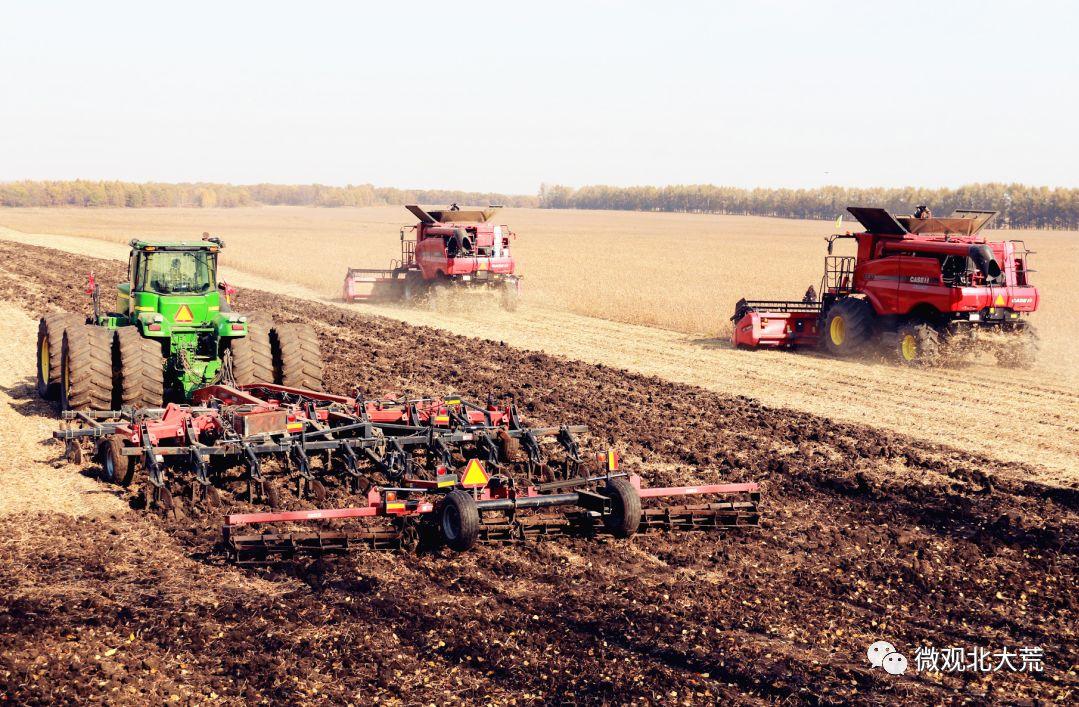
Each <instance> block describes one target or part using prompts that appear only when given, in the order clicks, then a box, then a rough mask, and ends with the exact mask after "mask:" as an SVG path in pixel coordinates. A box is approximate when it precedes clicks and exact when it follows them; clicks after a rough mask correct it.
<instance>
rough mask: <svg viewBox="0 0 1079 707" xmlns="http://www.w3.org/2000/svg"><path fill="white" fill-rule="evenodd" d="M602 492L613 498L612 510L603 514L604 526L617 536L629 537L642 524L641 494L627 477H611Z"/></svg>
mask: <svg viewBox="0 0 1079 707" xmlns="http://www.w3.org/2000/svg"><path fill="white" fill-rule="evenodd" d="M600 493H602V494H603V495H604V496H606V497H607V498H609V499H611V512H610V513H605V514H604V515H603V527H604V528H606V529H607V532H608V533H610V534H611V535H613V536H615V537H616V538H628V537H629V536H631V535H633V534H634V533H636V532H637V528H639V527H640V525H641V495H640V494H639V493H637V489H635V488H633V484H631V483H629V481H626V480H625V479H621V478H619V479H610V480H609V481H608V482H607V486H606V487H604V488H603V489H602V490H601V491H600Z"/></svg>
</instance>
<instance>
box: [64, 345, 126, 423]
mask: <svg viewBox="0 0 1079 707" xmlns="http://www.w3.org/2000/svg"><path fill="white" fill-rule="evenodd" d="M60 378H61V385H60V406H61V407H62V408H63V409H64V410H109V409H111V408H112V400H113V398H112V382H113V379H112V331H111V330H109V329H106V328H105V327H102V326H96V325H93V324H84V325H82V326H69V327H68V328H67V329H66V330H65V331H64V343H63V349H62V351H61V354H60Z"/></svg>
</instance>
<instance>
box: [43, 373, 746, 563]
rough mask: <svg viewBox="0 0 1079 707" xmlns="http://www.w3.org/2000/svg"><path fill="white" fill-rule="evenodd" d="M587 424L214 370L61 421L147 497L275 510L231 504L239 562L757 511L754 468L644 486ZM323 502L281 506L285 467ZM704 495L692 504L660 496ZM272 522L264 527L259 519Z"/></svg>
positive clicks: (709, 519) (112, 476)
mask: <svg viewBox="0 0 1079 707" xmlns="http://www.w3.org/2000/svg"><path fill="white" fill-rule="evenodd" d="M586 432H587V428H586V427H585V426H583V425H559V426H529V425H527V424H525V423H524V422H523V421H522V420H521V418H520V416H519V414H518V411H517V409H516V407H515V406H514V405H513V404H495V403H494V402H492V401H488V402H487V403H486V404H479V403H475V402H472V401H468V400H466V399H464V398H461V397H458V396H450V397H444V398H405V397H402V398H384V399H366V398H364V397H363V396H357V397H354V398H350V397H346V396H338V395H332V394H328V393H322V392H316V391H311V390H305V389H300V388H290V387H286V386H280V385H270V384H261V383H260V384H252V385H243V386H227V385H213V386H208V387H205V388H201V389H199V390H197V391H196V392H195V393H194V396H193V398H192V403H191V404H190V405H177V404H169V405H167V406H165V407H162V408H145V409H137V410H136V409H124V410H110V411H97V412H65V413H64V422H63V425H62V428H61V429H60V430H58V431H57V432H55V433H54V436H55V437H56V438H57V439H59V440H62V441H64V442H65V444H66V445H67V451H68V453H69V456H70V457H71V458H73V459H78V458H81V457H84V456H85V452H87V451H91V450H92V452H93V455H94V456H95V458H96V459H97V461H98V462H99V463H100V465H101V476H102V478H103V480H106V481H110V482H118V483H121V484H125V485H126V484H128V483H130V482H131V481H132V478H133V476H134V474H135V471H136V470H137V469H141V470H142V471H143V472H144V473H145V477H146V482H147V483H146V484H145V485H144V486H145V490H144V497H145V500H146V503H147V504H148V505H151V506H154V507H157V508H159V509H162V510H165V511H169V510H173V509H175V507H176V501H175V498H174V493H173V491H174V490H175V489H176V488H178V487H181V488H182V487H184V486H187V487H188V488H189V489H190V495H191V500H192V502H194V503H195V504H198V505H205V506H208V507H212V508H216V507H219V506H220V505H221V504H222V502H223V499H222V495H221V493H220V489H221V488H225V489H229V490H233V491H234V492H235V493H234V499H235V500H237V501H246V502H249V503H263V504H266V505H268V506H269V507H270V509H271V510H269V511H263V512H256V513H231V514H229V515H227V517H226V522H225V525H224V530H223V546H224V548H225V549H226V550H227V552H228V554H229V555H230V556H231V557H232V559H233V560H235V561H237V562H240V563H258V562H271V561H274V560H277V559H281V558H288V557H292V556H295V555H300V554H324V553H338V552H346V551H348V550H349V549H351V548H354V547H369V548H374V549H398V548H400V549H416V548H418V547H421V546H425V545H437V544H445V545H448V546H449V547H450V548H452V549H455V550H466V549H468V548H470V547H472V546H473V545H474V544H475V543H477V542H488V543H503V542H517V541H522V540H529V539H540V538H546V537H555V536H559V535H567V534H572V535H594V534H597V533H607V534H613V535H615V536H619V537H626V536H629V535H632V534H633V533H635V532H638V530H652V529H707V528H729V527H740V526H753V525H757V523H758V517H759V516H758V511H757V503H758V500H759V488H758V486H757V484H755V483H743V484H716V485H708V486H687V487H673V488H646V487H643V486H642V484H641V479H640V477H639V476H638V475H636V474H631V473H628V472H625V471H622V470H621V469H620V461H619V458H618V455H617V453H616V452H614V451H608V452H606V453H603V454H598V455H597V454H589V453H586V452H584V451H582V445H581V442H580V438H581V435H583V434H585V433H586ZM282 481H284V482H286V483H288V484H290V485H291V484H294V485H295V491H296V494H297V496H299V497H300V498H302V499H307V500H310V501H313V502H314V504H315V505H318V506H324V505H326V502H327V500H328V499H329V497H330V494H331V493H333V494H335V498H336V497H337V496H339V495H341V494H343V495H344V496H346V497H347V498H348V499H349V500H351V501H352V502H353V503H354V502H355V499H356V497H357V496H359V497H361V498H362V499H363V503H361V504H358V505H355V506H348V507H341V508H320V509H316V510H303V509H301V510H292V509H287V510H281V508H282V506H283V505H290V504H291V505H295V502H294V501H292V500H291V499H287V502H283V497H282V494H281V493H280V491H279V490H278V487H279V485H280V484H281V482H282ZM237 487H238V491H237ZM698 496H709V497H712V498H710V499H708V502H705V503H700V504H695V505H694V504H686V505H671V506H660V505H655V504H656V501H655V500H654V499H663V498H677V497H698ZM267 529H269V530H267Z"/></svg>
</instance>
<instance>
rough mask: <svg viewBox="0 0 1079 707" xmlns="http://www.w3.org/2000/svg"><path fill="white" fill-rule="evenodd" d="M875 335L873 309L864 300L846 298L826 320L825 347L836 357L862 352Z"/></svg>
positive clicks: (832, 310)
mask: <svg viewBox="0 0 1079 707" xmlns="http://www.w3.org/2000/svg"><path fill="white" fill-rule="evenodd" d="M872 335H873V307H872V306H871V305H870V304H869V303H868V302H866V301H865V300H862V299H856V298H854V297H845V298H843V299H841V300H839V301H838V302H836V303H835V304H834V305H832V306H831V307H830V308H829V309H828V314H827V315H826V316H825V318H824V345H825V346H826V347H827V348H828V351H829V352H830V353H832V354H833V355H836V356H851V355H853V354H855V353H857V352H858V351H860V350H861V349H862V348H863V347H864V346H865V345H866V344H867V343H868V342H869V339H870V337H871V336H872Z"/></svg>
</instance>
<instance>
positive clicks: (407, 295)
mask: <svg viewBox="0 0 1079 707" xmlns="http://www.w3.org/2000/svg"><path fill="white" fill-rule="evenodd" d="M401 287H402V289H401V299H402V300H404V302H405V304H409V305H411V304H415V303H416V302H417V301H419V299H420V294H421V293H422V291H423V279H422V278H421V277H420V276H419V275H418V274H417V273H406V274H405V283H404V285H402V286H401Z"/></svg>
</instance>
